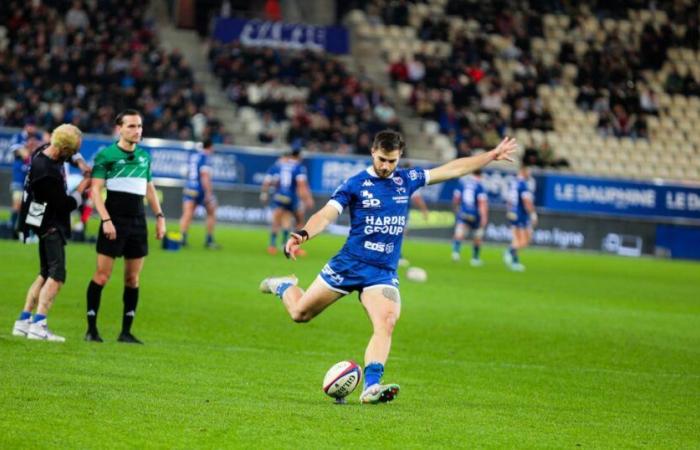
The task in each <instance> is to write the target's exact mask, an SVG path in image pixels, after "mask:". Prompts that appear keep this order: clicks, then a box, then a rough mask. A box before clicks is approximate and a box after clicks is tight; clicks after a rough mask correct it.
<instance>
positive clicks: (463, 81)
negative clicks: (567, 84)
mask: <svg viewBox="0 0 700 450" xmlns="http://www.w3.org/2000/svg"><path fill="white" fill-rule="evenodd" d="M496 56H497V54H496V50H495V49H494V48H493V46H492V45H491V44H490V43H489V42H488V41H487V40H486V39H485V37H483V36H477V37H468V36H467V35H466V34H464V33H460V34H457V35H456V36H455V37H454V38H453V41H452V52H451V54H450V55H449V56H448V57H447V58H441V57H438V56H434V55H426V54H422V55H416V56H415V57H414V58H413V59H412V60H409V61H406V60H399V61H396V62H394V63H393V64H391V66H390V67H389V73H390V76H391V78H392V80H393V81H401V82H405V83H410V84H411V85H412V93H411V96H410V100H409V103H410V105H411V106H412V107H413V108H414V110H415V112H416V113H417V114H418V115H419V116H421V117H423V118H426V119H430V120H434V121H436V122H438V123H439V125H440V131H441V132H442V133H444V134H447V135H449V136H450V137H451V138H452V139H453V142H454V145H455V146H456V147H457V149H458V151H459V153H460V155H461V154H465V153H468V152H469V151H471V149H475V148H482V147H483V146H484V145H487V146H488V145H492V144H494V142H496V143H497V140H498V137H499V136H502V135H503V134H504V133H505V131H506V128H508V127H510V128H527V129H539V130H543V131H547V130H552V129H553V121H552V115H551V113H550V111H549V110H548V109H547V108H545V106H544V104H543V102H542V100H541V99H540V98H539V97H538V94H537V85H538V84H540V83H542V82H548V81H549V78H548V77H550V76H558V73H557V72H556V71H553V70H551V69H548V68H545V67H544V66H542V65H541V64H540V63H538V62H536V61H533V60H532V58H531V57H530V56H529V54H528V53H526V52H524V51H520V50H518V51H517V52H513V54H512V55H511V58H512V60H513V61H515V62H517V65H516V66H517V68H516V70H515V73H514V77H513V79H512V80H511V81H509V82H507V83H506V82H504V81H503V80H502V78H501V77H500V75H499V73H498V71H497V70H496V68H495V66H494V59H495V58H496ZM500 56H503V55H500ZM504 106H505V108H504Z"/></svg>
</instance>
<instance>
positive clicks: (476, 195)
mask: <svg viewBox="0 0 700 450" xmlns="http://www.w3.org/2000/svg"><path fill="white" fill-rule="evenodd" d="M459 185H460V188H459V189H455V195H460V197H461V198H460V206H459V214H460V216H463V217H464V216H474V217H479V200H481V199H488V196H487V194H486V190H485V189H484V184H483V183H482V182H481V180H479V179H477V178H476V177H474V176H466V177H462V178H460V179H459Z"/></svg>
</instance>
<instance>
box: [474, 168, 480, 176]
mask: <svg viewBox="0 0 700 450" xmlns="http://www.w3.org/2000/svg"><path fill="white" fill-rule="evenodd" d="M472 173H473V174H474V175H481V169H476V170H475V171H474V172H472Z"/></svg>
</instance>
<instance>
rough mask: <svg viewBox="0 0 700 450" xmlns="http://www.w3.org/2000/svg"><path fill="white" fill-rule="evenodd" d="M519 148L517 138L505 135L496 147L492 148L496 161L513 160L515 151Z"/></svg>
mask: <svg viewBox="0 0 700 450" xmlns="http://www.w3.org/2000/svg"><path fill="white" fill-rule="evenodd" d="M517 149H518V144H517V143H516V142H515V138H510V137H508V136H506V137H504V138H503V140H502V141H501V143H500V144H498V146H496V148H494V149H493V150H491V151H492V152H493V159H494V161H510V162H513V161H514V160H513V156H514V154H515V151H516V150H517Z"/></svg>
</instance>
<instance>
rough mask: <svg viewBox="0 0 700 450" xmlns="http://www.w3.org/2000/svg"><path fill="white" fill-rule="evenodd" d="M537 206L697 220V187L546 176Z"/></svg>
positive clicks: (699, 208)
mask: <svg viewBox="0 0 700 450" xmlns="http://www.w3.org/2000/svg"><path fill="white" fill-rule="evenodd" d="M540 181H541V183H540V185H538V188H539V189H538V190H539V191H540V195H538V200H539V202H538V204H540V205H541V206H543V207H545V208H547V209H549V210H551V211H561V212H573V213H603V214H613V215H618V216H637V217H649V218H651V217H661V218H685V219H700V187H699V186H695V187H693V186H681V185H672V184H654V183H644V182H633V181H623V180H610V179H604V178H588V177H579V176H566V175H554V174H549V175H546V176H543V177H541V179H540Z"/></svg>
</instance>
